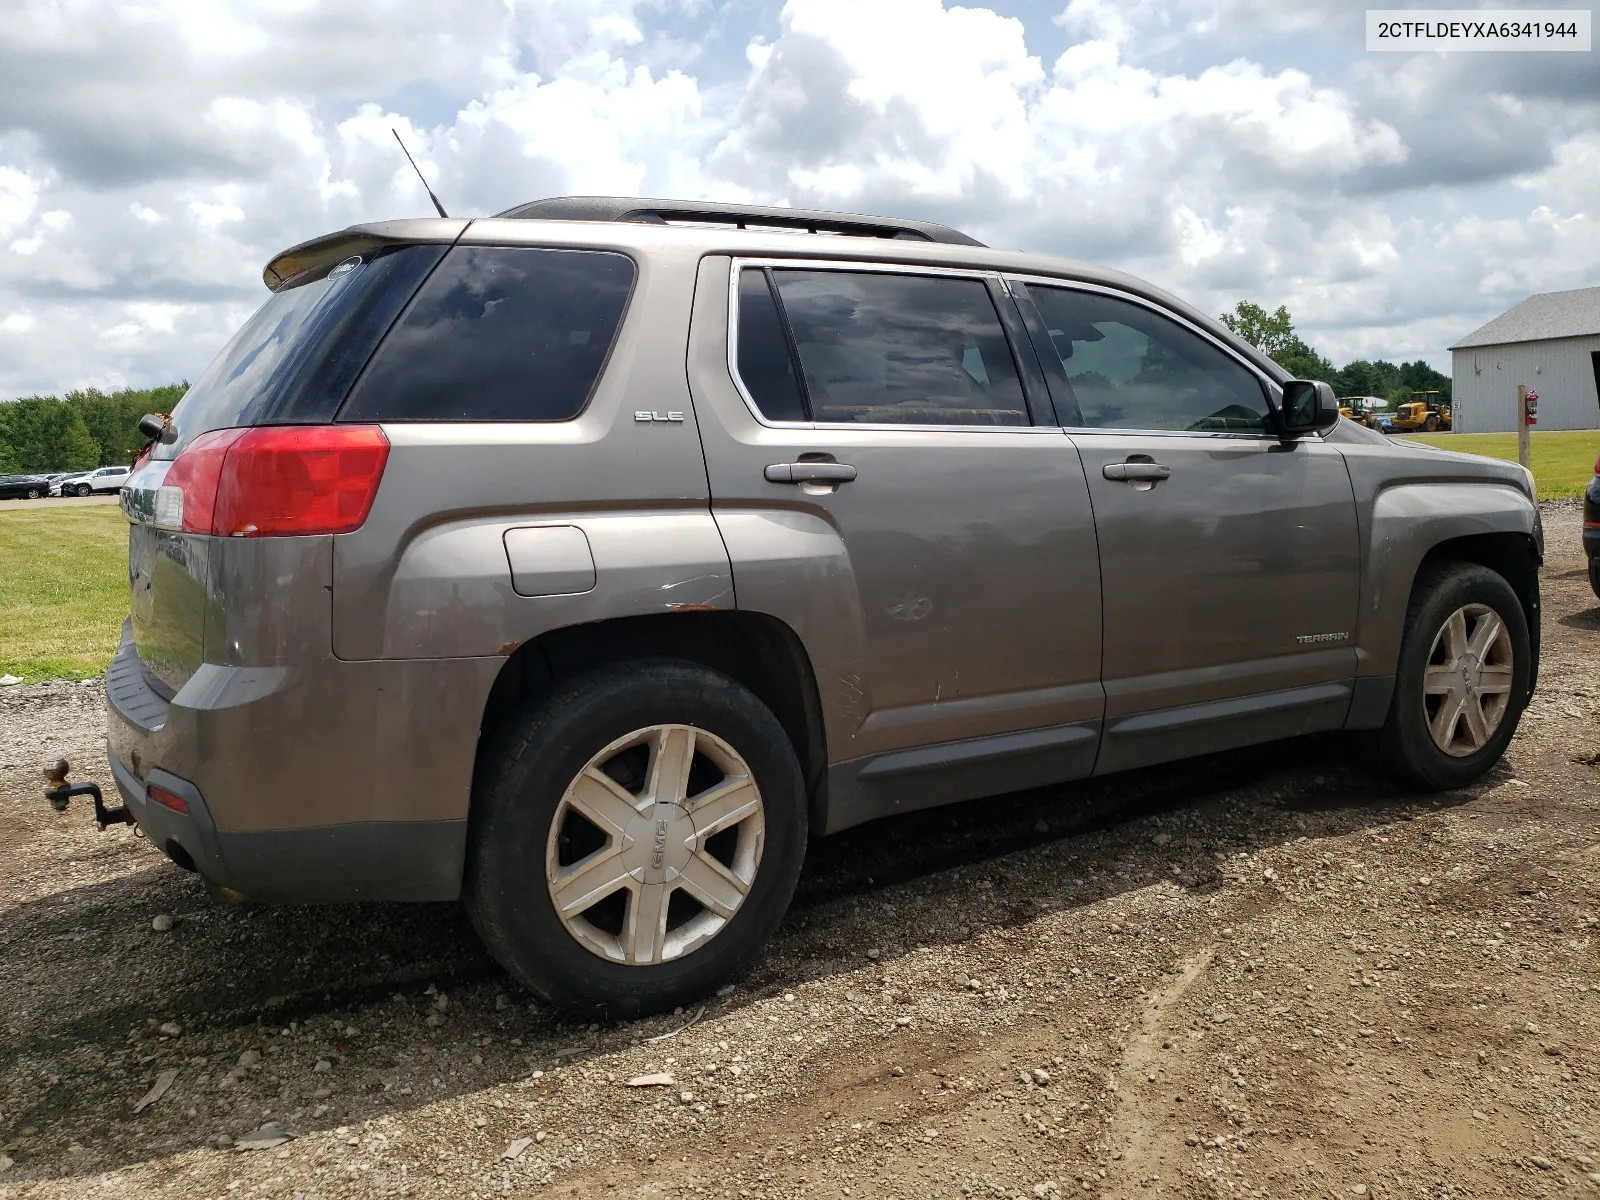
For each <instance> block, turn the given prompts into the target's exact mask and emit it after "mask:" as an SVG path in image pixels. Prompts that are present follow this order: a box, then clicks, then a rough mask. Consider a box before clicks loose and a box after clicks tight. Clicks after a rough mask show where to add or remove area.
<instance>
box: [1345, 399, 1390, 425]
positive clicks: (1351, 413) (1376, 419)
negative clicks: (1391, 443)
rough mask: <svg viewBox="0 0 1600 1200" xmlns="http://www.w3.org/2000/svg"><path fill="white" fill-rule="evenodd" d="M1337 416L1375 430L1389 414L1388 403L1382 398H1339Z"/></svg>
mask: <svg viewBox="0 0 1600 1200" xmlns="http://www.w3.org/2000/svg"><path fill="white" fill-rule="evenodd" d="M1339 415H1340V416H1341V417H1344V418H1346V419H1347V420H1351V421H1354V422H1356V423H1357V424H1358V425H1365V426H1367V427H1368V428H1369V429H1377V428H1380V422H1381V419H1382V418H1384V417H1388V416H1390V415H1391V413H1390V410H1389V402H1388V401H1387V400H1385V399H1384V398H1383V397H1382V396H1340V397H1339Z"/></svg>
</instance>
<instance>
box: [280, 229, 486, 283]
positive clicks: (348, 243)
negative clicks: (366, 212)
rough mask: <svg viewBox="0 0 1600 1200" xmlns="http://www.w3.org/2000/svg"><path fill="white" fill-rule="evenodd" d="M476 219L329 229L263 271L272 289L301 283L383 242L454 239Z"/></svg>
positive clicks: (285, 254) (293, 248)
mask: <svg viewBox="0 0 1600 1200" xmlns="http://www.w3.org/2000/svg"><path fill="white" fill-rule="evenodd" d="M470 224H472V222H471V221H470V220H468V219H466V218H464V217H460V218H451V219H448V220H443V219H440V218H436V217H427V218H423V219H420V220H409V221H377V222H374V223H373V224H371V225H352V226H350V228H349V229H341V230H340V231H339V232H338V233H326V234H323V235H322V236H321V237H317V238H312V239H311V240H310V241H309V242H301V243H300V244H299V245H298V246H291V247H289V249H287V250H285V251H283V252H282V253H281V254H279V255H277V256H276V257H275V258H273V260H272V261H271V262H269V263H268V264H267V266H266V269H265V270H263V271H262V272H261V281H262V282H263V283H265V284H266V285H267V289H268V290H269V291H273V292H276V291H279V290H280V289H282V288H286V287H297V286H298V285H300V284H302V283H310V282H311V281H312V280H314V279H320V278H321V277H322V276H323V275H326V274H327V273H328V272H329V271H330V270H332V269H333V268H334V266H335V265H337V264H338V263H341V262H343V261H344V260H345V259H347V258H350V257H351V256H352V255H363V256H364V255H367V254H371V253H372V252H374V251H375V250H377V249H379V248H380V247H382V246H399V245H407V244H417V245H426V244H434V245H437V244H439V243H446V244H448V243H452V242H454V241H455V240H456V239H457V238H459V237H460V236H461V235H462V234H463V233H465V232H466V228H467V226H468V225H470Z"/></svg>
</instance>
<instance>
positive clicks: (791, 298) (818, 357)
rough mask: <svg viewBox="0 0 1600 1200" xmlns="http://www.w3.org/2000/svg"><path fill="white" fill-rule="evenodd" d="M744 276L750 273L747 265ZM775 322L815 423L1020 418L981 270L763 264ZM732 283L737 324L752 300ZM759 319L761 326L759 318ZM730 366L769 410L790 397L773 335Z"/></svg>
mask: <svg viewBox="0 0 1600 1200" xmlns="http://www.w3.org/2000/svg"><path fill="white" fill-rule="evenodd" d="M746 277H747V279H749V278H752V277H753V278H759V275H758V273H757V272H755V271H747V272H746ZM770 278H771V280H772V284H773V288H774V290H775V293H776V296H777V302H778V308H777V314H776V315H777V328H779V329H781V330H782V331H783V333H784V334H785V335H786V336H787V337H788V339H789V350H790V354H791V355H792V361H793V362H794V363H795V364H797V365H798V368H799V369H798V372H795V375H797V377H798V381H799V384H800V392H801V399H802V402H803V404H804V406H805V409H806V411H807V413H808V414H809V418H810V419H811V420H813V421H819V422H824V423H850V424H857V423H859V424H888V425H1008V426H1009V425H1027V424H1029V423H1030V421H1029V417H1028V410H1027V405H1026V403H1025V401H1024V398H1023V390H1022V381H1021V379H1020V378H1019V376H1018V373H1017V367H1016V363H1015V361H1014V360H1013V358H1012V355H1011V347H1010V343H1009V342H1008V341H1007V340H1006V335H1005V331H1004V329H1003V328H1002V326H1001V324H1000V317H999V314H998V313H997V312H996V310H995V306H994V301H993V299H992V298H991V296H990V293H989V287H988V285H987V284H986V283H985V282H984V281H983V280H982V279H974V278H970V277H960V276H945V275H914V274H896V273H890V272H881V273H880V272H871V271H831V270H801V269H791V268H783V267H777V268H773V269H772V270H771V271H770ZM747 279H741V281H740V293H741V305H740V308H741V321H742V320H743V313H744V312H745V311H754V310H756V309H757V308H758V307H760V306H762V305H763V304H764V302H762V301H761V298H760V295H759V291H760V289H759V287H758V286H757V285H756V284H755V283H753V282H752V283H747ZM763 322H766V323H769V324H770V319H769V318H765V317H764V318H763ZM744 333H745V331H744V329H743V328H741V332H740V346H739V365H740V374H741V376H742V377H744V378H745V381H746V384H747V386H749V385H750V384H751V383H752V381H754V383H755V391H754V392H753V394H755V393H756V392H761V393H763V394H764V395H770V396H772V397H774V399H773V400H772V401H770V402H769V401H766V400H764V399H763V395H756V399H757V403H758V405H760V406H761V407H762V409H763V411H764V412H766V413H767V415H768V416H769V417H773V416H776V415H777V414H776V413H775V412H770V411H768V410H767V404H768V403H772V404H775V405H777V406H779V408H780V410H781V409H786V408H788V407H789V406H791V405H792V401H791V400H790V399H789V397H790V396H791V394H792V393H791V391H790V386H791V385H790V374H789V373H787V372H785V371H784V370H783V369H782V366H781V364H780V363H778V361H777V359H776V351H775V350H773V349H771V346H772V344H773V337H774V334H772V333H762V334H760V335H759V341H760V342H761V343H763V344H764V347H763V348H760V351H759V353H758V352H757V351H758V346H757V341H758V337H757V336H755V335H753V336H752V338H751V340H750V342H749V343H747V342H746V339H745V336H744Z"/></svg>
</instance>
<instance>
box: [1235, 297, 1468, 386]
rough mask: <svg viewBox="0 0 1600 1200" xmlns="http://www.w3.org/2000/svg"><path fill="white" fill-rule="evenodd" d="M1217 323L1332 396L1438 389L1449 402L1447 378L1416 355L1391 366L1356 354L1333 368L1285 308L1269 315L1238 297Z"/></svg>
mask: <svg viewBox="0 0 1600 1200" xmlns="http://www.w3.org/2000/svg"><path fill="white" fill-rule="evenodd" d="M1222 323H1223V324H1224V325H1226V326H1227V327H1228V328H1229V329H1231V330H1233V332H1234V333H1236V334H1238V335H1239V336H1240V337H1242V338H1243V339H1244V340H1245V341H1247V342H1249V343H1250V344H1251V345H1252V346H1254V347H1256V348H1257V349H1258V350H1260V351H1261V352H1262V353H1264V354H1265V355H1266V356H1267V357H1268V358H1270V359H1272V361H1273V362H1275V363H1277V364H1278V365H1279V366H1280V367H1282V368H1283V369H1284V370H1285V371H1288V372H1289V374H1291V375H1293V376H1294V377H1295V378H1296V379H1320V380H1323V381H1324V382H1326V383H1328V384H1331V385H1332V386H1333V393H1334V395H1336V396H1382V397H1383V398H1384V399H1385V400H1391V401H1394V402H1395V403H1398V404H1403V403H1405V402H1406V401H1407V400H1409V399H1410V398H1411V395H1412V393H1413V392H1441V393H1443V396H1442V398H1443V400H1444V402H1445V403H1446V404H1448V403H1449V402H1450V376H1448V375H1445V374H1443V373H1441V372H1439V371H1435V370H1434V369H1433V368H1432V367H1430V366H1429V365H1428V364H1427V363H1425V362H1423V361H1422V360H1421V359H1418V360H1417V361H1416V362H1407V363H1401V364H1400V365H1399V366H1398V367H1397V366H1395V365H1394V363H1392V362H1385V361H1384V360H1383V359H1378V360H1377V361H1375V362H1369V361H1368V360H1367V359H1364V358H1358V359H1356V360H1355V361H1354V362H1349V363H1346V364H1345V365H1344V366H1342V367H1335V366H1334V365H1333V363H1331V362H1330V361H1328V360H1327V359H1326V358H1324V357H1323V356H1322V355H1321V354H1318V353H1317V352H1316V351H1315V350H1314V349H1312V348H1311V347H1310V346H1308V345H1307V344H1306V343H1305V342H1304V341H1303V340H1301V338H1300V335H1299V334H1297V333H1296V332H1295V331H1294V320H1293V318H1292V317H1290V315H1289V310H1288V309H1287V308H1285V307H1284V306H1283V305H1281V304H1280V305H1279V306H1278V311H1277V312H1272V313H1269V312H1268V311H1267V310H1266V309H1264V308H1262V307H1261V305H1259V304H1252V303H1250V302H1249V301H1248V300H1241V301H1240V302H1239V303H1238V304H1236V305H1234V309H1233V311H1232V312H1229V313H1223V314H1222Z"/></svg>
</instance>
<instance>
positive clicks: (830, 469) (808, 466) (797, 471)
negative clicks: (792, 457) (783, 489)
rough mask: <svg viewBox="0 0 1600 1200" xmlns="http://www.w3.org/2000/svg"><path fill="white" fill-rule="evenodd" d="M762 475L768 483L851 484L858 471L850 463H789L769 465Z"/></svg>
mask: <svg viewBox="0 0 1600 1200" xmlns="http://www.w3.org/2000/svg"><path fill="white" fill-rule="evenodd" d="M762 474H764V475H765V476H766V477H767V482H768V483H849V482H850V481H851V480H852V479H854V478H855V477H856V469H855V468H854V467H852V466H851V465H850V464H849V463H836V462H787V463H769V464H768V466H767V469H766V470H765V471H764V472H762Z"/></svg>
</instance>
